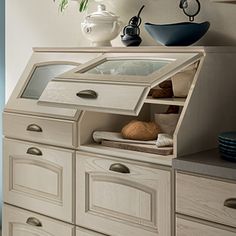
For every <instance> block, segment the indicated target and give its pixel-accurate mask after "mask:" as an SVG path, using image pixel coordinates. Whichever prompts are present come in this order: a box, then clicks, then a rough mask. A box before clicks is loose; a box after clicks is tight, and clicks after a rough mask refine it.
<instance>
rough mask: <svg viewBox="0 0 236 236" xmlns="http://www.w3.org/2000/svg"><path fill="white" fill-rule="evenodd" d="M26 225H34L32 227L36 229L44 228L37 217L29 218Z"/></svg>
mask: <svg viewBox="0 0 236 236" xmlns="http://www.w3.org/2000/svg"><path fill="white" fill-rule="evenodd" d="M26 223H27V224H28V225H32V226H36V227H42V226H43V225H42V223H41V221H40V220H38V219H37V218H35V217H29V218H28V219H27V221H26Z"/></svg>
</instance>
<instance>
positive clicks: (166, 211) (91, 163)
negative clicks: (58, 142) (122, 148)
mask: <svg viewBox="0 0 236 236" xmlns="http://www.w3.org/2000/svg"><path fill="white" fill-rule="evenodd" d="M76 180H77V182H76V223H77V225H80V226H83V227H87V228H91V229H93V230H97V231H100V232H102V233H106V234H109V235H120V236H130V235H132V234H134V235H136V236H143V235H145V236H157V235H160V236H169V235H170V218H171V216H170V208H171V206H170V205H171V203H170V171H168V170H162V169H156V168H155V167H152V168H151V167H146V166H145V165H144V166H141V165H138V164H135V163H132V162H131V163H130V162H123V161H122V160H120V159H107V158H106V157H105V156H98V155H94V154H87V153H83V152H78V153H77V155H76Z"/></svg>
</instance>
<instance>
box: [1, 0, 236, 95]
mask: <svg viewBox="0 0 236 236" xmlns="http://www.w3.org/2000/svg"><path fill="white" fill-rule="evenodd" d="M57 1H58V0H57ZM91 2H92V0H91ZM104 2H105V3H107V5H108V8H109V10H111V11H113V12H115V13H116V14H118V15H120V16H121V20H122V21H123V22H124V23H125V24H126V23H127V22H128V20H129V19H130V17H132V16H133V15H136V14H137V11H138V10H139V8H140V7H141V6H142V5H143V4H144V5H146V7H145V9H144V11H143V13H142V19H143V22H152V23H172V22H179V21H187V20H188V19H187V17H186V16H185V15H184V14H183V13H182V11H181V10H180V9H179V7H178V5H179V0H129V1H127V0H119V1H115V0H105V1H104ZM127 2H128V3H127ZM200 2H201V4H202V9H201V12H200V14H199V15H198V16H197V17H196V21H197V22H202V21H205V20H209V21H210V22H211V28H210V31H209V32H208V34H207V35H206V36H205V37H204V38H203V39H202V40H201V41H199V42H198V45H236V30H235V24H236V15H235V12H236V5H235V4H225V3H213V2H212V1H211V0H200ZM1 9H2V8H1ZM92 10H94V4H91V5H90V11H92ZM84 16H85V13H83V14H81V13H78V9H77V3H76V1H71V2H70V5H69V7H68V8H67V10H66V11H65V12H64V13H63V14H61V13H60V12H59V11H58V7H57V4H55V3H54V2H53V0H40V1H38V0H30V1H29V0H20V1H19V0H7V1H6V78H7V80H6V98H8V97H9V95H10V93H11V92H12V89H13V87H14V86H15V84H16V82H17V80H18V79H19V76H20V74H21V73H22V70H23V69H24V67H25V65H26V63H27V61H28V59H29V57H30V55H31V52H32V50H31V49H32V47H40V46H53V47H57V46H63V47H64V46H72V47H74V46H89V42H87V41H86V39H85V38H84V37H83V35H82V34H81V30H80V23H81V21H82V20H83V17H84ZM142 38H143V42H142V45H157V44H156V43H155V42H154V41H153V39H152V38H151V37H150V36H149V35H148V34H147V33H146V32H145V30H144V29H143V28H142ZM120 45H122V44H121V42H120V38H119V37H118V38H117V39H115V40H114V41H113V46H120Z"/></svg>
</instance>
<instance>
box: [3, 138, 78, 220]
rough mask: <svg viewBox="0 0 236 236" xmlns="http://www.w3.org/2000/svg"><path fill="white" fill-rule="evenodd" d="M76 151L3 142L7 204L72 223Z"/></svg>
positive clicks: (6, 140)
mask: <svg viewBox="0 0 236 236" xmlns="http://www.w3.org/2000/svg"><path fill="white" fill-rule="evenodd" d="M73 162H74V152H73V151H70V150H66V149H59V148H52V147H47V146H42V145H37V144H34V143H25V142H22V141H14V140H9V139H5V140H4V168H3V169H4V201H5V202H7V203H10V204H13V205H17V206H20V207H23V208H26V209H29V210H32V211H36V212H39V213H42V214H45V215H48V216H51V217H54V218H57V219H61V220H65V221H68V222H73V212H72V209H73V205H72V204H73V173H74V171H73V168H72V166H73Z"/></svg>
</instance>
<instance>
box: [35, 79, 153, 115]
mask: <svg viewBox="0 0 236 236" xmlns="http://www.w3.org/2000/svg"><path fill="white" fill-rule="evenodd" d="M148 90H149V89H148V88H146V87H145V86H137V85H136V86H135V85H118V84H117V85H114V84H96V83H82V82H80V83H79V82H69V83H68V82H64V81H51V82H50V83H49V84H48V85H47V87H46V89H45V90H44V92H43V93H42V95H41V97H40V99H39V104H40V103H41V104H44V105H50V106H60V107H66V108H78V109H84V110H92V111H100V112H107V113H118V114H127V115H136V114H138V112H139V111H140V109H141V105H142V102H141V101H142V99H144V98H145V97H146V95H147V93H148ZM86 91H87V92H86ZM91 91H92V92H91Z"/></svg>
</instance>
